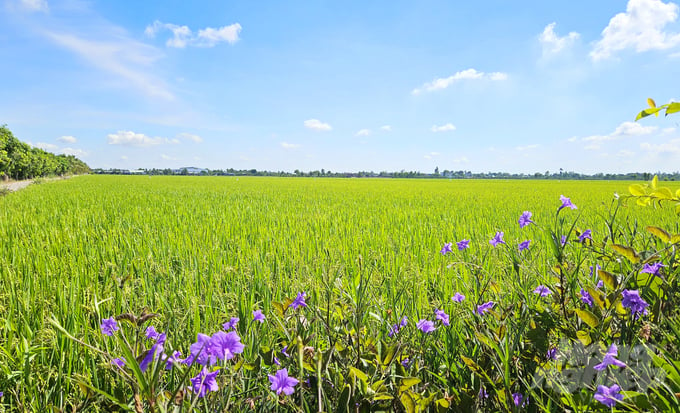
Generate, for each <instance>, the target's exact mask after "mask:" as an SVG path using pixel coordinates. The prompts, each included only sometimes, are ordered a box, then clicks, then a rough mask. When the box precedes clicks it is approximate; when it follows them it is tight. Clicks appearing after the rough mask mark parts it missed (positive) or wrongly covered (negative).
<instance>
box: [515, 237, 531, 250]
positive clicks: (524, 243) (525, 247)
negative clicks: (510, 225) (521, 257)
mask: <svg viewBox="0 0 680 413" xmlns="http://www.w3.org/2000/svg"><path fill="white" fill-rule="evenodd" d="M530 243H531V240H530V239H528V240H526V241H522V242H520V243H519V245H518V246H517V248H518V249H519V250H520V251H524V250H528V249H529V244H530Z"/></svg>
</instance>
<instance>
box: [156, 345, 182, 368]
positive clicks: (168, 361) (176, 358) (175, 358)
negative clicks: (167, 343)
mask: <svg viewBox="0 0 680 413" xmlns="http://www.w3.org/2000/svg"><path fill="white" fill-rule="evenodd" d="M181 357H182V353H181V352H180V351H178V350H175V351H173V352H172V355H171V356H166V355H165V354H163V355H161V360H163V361H164V362H165V369H166V370H170V369H171V368H172V366H173V365H174V364H175V363H181V362H183V361H184V360H182V358H181Z"/></svg>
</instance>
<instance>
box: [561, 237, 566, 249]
mask: <svg viewBox="0 0 680 413" xmlns="http://www.w3.org/2000/svg"><path fill="white" fill-rule="evenodd" d="M560 244H562V246H563V247H564V246H565V245H567V236H566V235H562V236H561V237H560Z"/></svg>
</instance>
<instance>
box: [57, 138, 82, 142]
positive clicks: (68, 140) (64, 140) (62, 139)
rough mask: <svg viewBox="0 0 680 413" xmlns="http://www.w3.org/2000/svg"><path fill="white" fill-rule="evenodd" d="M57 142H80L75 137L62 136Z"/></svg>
mask: <svg viewBox="0 0 680 413" xmlns="http://www.w3.org/2000/svg"><path fill="white" fill-rule="evenodd" d="M57 141H59V142H64V143H76V142H78V139H76V138H75V137H74V136H62V137H60V138H57Z"/></svg>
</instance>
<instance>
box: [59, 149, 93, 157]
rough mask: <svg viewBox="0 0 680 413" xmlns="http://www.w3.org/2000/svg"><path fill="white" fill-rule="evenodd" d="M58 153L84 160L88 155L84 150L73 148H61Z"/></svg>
mask: <svg viewBox="0 0 680 413" xmlns="http://www.w3.org/2000/svg"><path fill="white" fill-rule="evenodd" d="M59 152H61V153H63V154H64V155H73V156H75V157H76V158H85V157H86V156H87V155H88V153H87V152H85V151H84V150H82V149H74V148H63V149H61V150H59Z"/></svg>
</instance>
